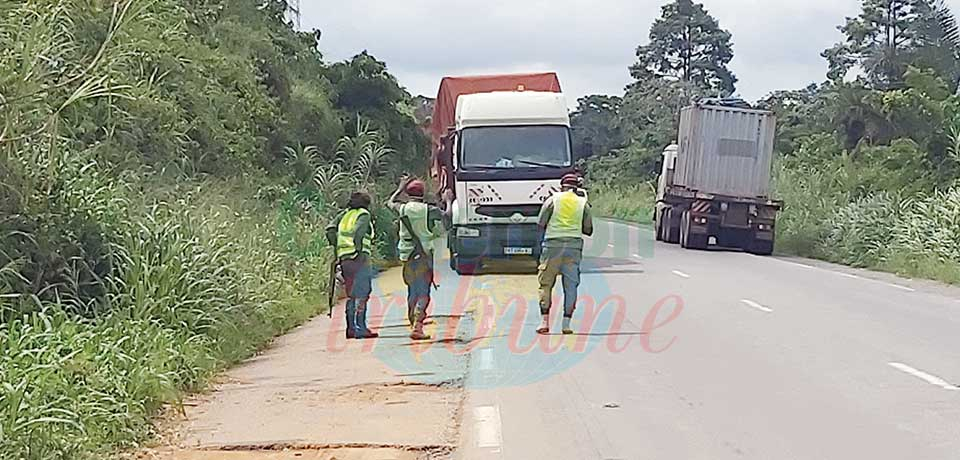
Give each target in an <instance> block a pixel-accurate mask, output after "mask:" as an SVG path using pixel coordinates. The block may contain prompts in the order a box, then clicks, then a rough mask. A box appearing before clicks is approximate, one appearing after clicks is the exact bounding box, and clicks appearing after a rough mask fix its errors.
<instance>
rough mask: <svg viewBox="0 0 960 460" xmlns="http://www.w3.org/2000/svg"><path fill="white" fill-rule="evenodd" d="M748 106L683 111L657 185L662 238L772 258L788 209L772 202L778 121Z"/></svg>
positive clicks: (658, 232)
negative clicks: (781, 216) (781, 213)
mask: <svg viewBox="0 0 960 460" xmlns="http://www.w3.org/2000/svg"><path fill="white" fill-rule="evenodd" d="M734 102H735V101H734ZM745 105H746V103H733V104H731V103H729V102H727V101H720V102H719V103H698V104H696V105H693V106H691V107H687V108H685V109H683V110H682V111H681V113H680V132H679V135H678V136H677V137H678V139H677V144H674V145H671V146H669V147H667V149H666V150H664V152H663V167H662V171H661V173H660V180H659V182H658V183H657V205H656V210H655V211H654V224H655V226H656V237H657V239H658V240H661V241H665V242H668V243H680V245H681V246H683V247H684V248H688V249H704V248H706V247H708V246H709V245H710V244H711V241H715V243H714V244H716V245H718V246H725V247H739V248H743V249H744V250H746V251H748V252H752V253H754V254H763V255H766V254H770V253H772V252H773V248H774V236H775V234H776V230H775V228H776V219H777V213H778V212H779V210H780V209H782V207H783V203H782V202H780V201H777V200H774V199H771V197H770V195H771V188H770V168H771V165H772V161H773V145H774V139H775V135H776V125H777V119H776V117H775V116H774V114H773V113H771V112H767V111H762V110H753V109H750V108H748V107H749V106H747V107H744V106H745Z"/></svg>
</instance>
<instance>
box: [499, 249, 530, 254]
mask: <svg viewBox="0 0 960 460" xmlns="http://www.w3.org/2000/svg"><path fill="white" fill-rule="evenodd" d="M503 253H504V254H506V255H508V256H530V255H533V248H503Z"/></svg>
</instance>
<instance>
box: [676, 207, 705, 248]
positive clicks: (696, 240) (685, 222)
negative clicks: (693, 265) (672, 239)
mask: <svg viewBox="0 0 960 460" xmlns="http://www.w3.org/2000/svg"><path fill="white" fill-rule="evenodd" d="M690 226H691V219H690V211H684V212H683V217H681V218H680V247H682V248H684V249H706V248H707V245H708V242H709V238H710V237H708V236H707V235H694V234H692V233H691V232H690Z"/></svg>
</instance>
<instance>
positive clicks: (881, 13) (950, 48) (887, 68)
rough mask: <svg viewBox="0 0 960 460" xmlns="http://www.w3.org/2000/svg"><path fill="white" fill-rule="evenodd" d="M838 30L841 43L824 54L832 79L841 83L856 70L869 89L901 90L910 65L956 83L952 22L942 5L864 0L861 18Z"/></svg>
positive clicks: (930, 0)
mask: <svg viewBox="0 0 960 460" xmlns="http://www.w3.org/2000/svg"><path fill="white" fill-rule="evenodd" d="M839 29H840V31H841V32H843V34H844V36H845V39H844V41H843V42H841V43H838V44H836V45H835V46H834V47H833V48H830V49H828V50H826V51H824V52H823V54H822V55H823V57H824V58H826V59H827V61H829V63H830V70H829V72H828V73H827V76H828V78H830V79H831V80H834V81H839V80H842V79H843V78H844V77H845V76H846V75H847V73H848V72H849V71H850V69H851V68H853V67H854V66H859V67H860V68H862V71H863V73H864V77H865V80H866V81H867V83H868V84H869V85H870V86H871V87H873V88H877V89H893V88H899V87H901V86H902V85H903V78H904V74H905V73H906V71H907V68H908V67H909V66H910V65H914V66H917V67H929V68H933V69H935V70H937V71H938V73H939V74H940V76H941V77H943V78H945V79H947V80H948V81H951V82H955V80H956V77H957V75H958V71H957V69H958V60H957V46H956V45H957V28H956V21H955V20H954V18H953V15H952V14H951V13H950V9H949V7H947V6H946V4H945V3H943V2H942V1H936V2H935V1H933V0H863V8H862V11H861V13H860V15H859V16H857V17H855V18H847V21H846V23H845V24H844V25H843V26H840V28H839ZM954 86H955V85H954Z"/></svg>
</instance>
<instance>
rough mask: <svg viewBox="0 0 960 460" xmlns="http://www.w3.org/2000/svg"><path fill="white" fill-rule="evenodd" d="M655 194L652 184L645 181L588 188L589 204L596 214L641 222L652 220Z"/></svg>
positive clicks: (646, 222)
mask: <svg viewBox="0 0 960 460" xmlns="http://www.w3.org/2000/svg"><path fill="white" fill-rule="evenodd" d="M655 195H656V190H655V189H654V185H653V184H652V183H645V182H644V183H637V184H634V185H624V186H609V187H599V188H595V189H590V190H589V198H590V206H591V209H592V210H593V212H594V214H595V215H596V216H599V217H612V218H615V219H621V220H625V221H628V222H636V223H641V224H649V223H651V222H653V205H654V201H655Z"/></svg>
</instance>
